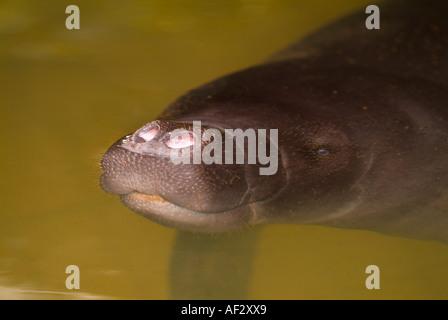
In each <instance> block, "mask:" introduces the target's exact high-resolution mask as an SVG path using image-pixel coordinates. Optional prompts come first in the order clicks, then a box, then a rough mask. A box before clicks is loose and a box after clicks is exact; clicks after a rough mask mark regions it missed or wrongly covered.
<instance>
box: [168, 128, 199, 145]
mask: <svg viewBox="0 0 448 320" xmlns="http://www.w3.org/2000/svg"><path fill="white" fill-rule="evenodd" d="M193 144H194V137H193V135H192V134H191V133H189V132H186V131H184V132H181V133H172V134H171V135H170V140H168V141H167V142H166V145H167V147H169V148H172V149H181V148H186V147H189V146H192V145H193Z"/></svg>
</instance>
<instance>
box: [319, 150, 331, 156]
mask: <svg viewBox="0 0 448 320" xmlns="http://www.w3.org/2000/svg"><path fill="white" fill-rule="evenodd" d="M316 153H317V154H318V155H320V156H328V155H329V154H330V153H331V152H330V150H328V149H327V148H319V149H317V151H316Z"/></svg>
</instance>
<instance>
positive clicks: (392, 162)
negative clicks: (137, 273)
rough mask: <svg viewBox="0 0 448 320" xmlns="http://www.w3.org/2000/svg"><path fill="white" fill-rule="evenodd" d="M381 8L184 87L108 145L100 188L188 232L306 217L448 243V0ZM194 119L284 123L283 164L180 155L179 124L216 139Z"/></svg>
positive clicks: (221, 126)
mask: <svg viewBox="0 0 448 320" xmlns="http://www.w3.org/2000/svg"><path fill="white" fill-rule="evenodd" d="M379 8H380V10H381V14H380V17H381V27H380V29H379V30H375V29H374V30H368V29H367V28H366V27H365V20H366V18H367V15H366V13H365V12H364V10H362V11H359V12H355V13H354V14H352V15H350V16H348V17H346V18H343V19H341V20H338V21H337V22H335V23H332V24H330V25H329V26H327V27H325V28H323V29H321V30H319V31H317V32H316V33H314V34H311V35H310V36H308V37H306V38H305V39H303V40H301V41H299V42H298V43H296V44H293V45H292V46H291V47H289V48H286V49H284V50H282V51H280V52H279V53H277V54H275V55H273V56H272V57H271V58H269V59H268V60H267V61H266V62H264V63H262V64H260V65H255V66H252V67H249V68H247V69H245V70H242V71H239V72H236V73H233V74H230V75H227V76H224V77H222V78H219V79H217V80H215V81H212V82H210V83H207V84H205V85H203V86H201V87H199V88H196V89H194V90H191V91H190V92H188V93H186V94H185V95H183V96H181V97H180V98H178V99H177V100H176V101H175V102H173V103H172V104H171V105H170V106H168V107H167V108H166V109H165V110H164V111H163V112H162V114H160V116H158V117H157V119H156V120H154V121H152V122H149V123H147V124H145V125H144V126H143V127H141V128H140V129H138V130H137V131H136V132H134V133H132V134H129V135H127V136H125V137H123V138H121V139H119V140H118V141H117V142H116V143H115V144H113V145H112V146H111V147H110V149H109V150H108V151H107V153H106V154H105V155H104V157H103V159H102V161H101V167H102V176H101V186H102V188H103V189H104V190H105V191H107V192H109V193H113V194H118V195H120V197H121V200H122V202H123V203H124V205H126V206H127V207H129V208H130V209H132V210H134V211H136V212H137V213H139V214H141V215H143V216H145V217H147V218H149V219H151V220H153V221H155V222H158V223H160V224H163V225H166V226H170V227H174V228H177V229H180V230H184V231H189V232H199V233H209V234H214V233H225V232H230V231H234V230H238V229H241V228H243V229H244V228H246V227H251V226H255V225H264V224H272V223H297V224H315V225H324V226H331V227H337V228H351V229H362V230H369V231H374V232H380V233H383V234H388V235H392V236H400V237H410V238H415V239H423V240H435V241H440V242H445V243H447V242H448V192H447V186H448V175H447V171H448V19H447V18H446V12H448V2H447V1H443V0H441V1H436V0H434V1H415V0H414V1H409V0H407V1H390V2H385V3H381V4H380V5H379ZM194 121H201V124H202V130H206V129H213V130H216V131H215V132H220V133H224V132H225V130H226V129H237V128H240V129H242V130H243V131H245V130H248V129H253V130H255V131H256V132H259V131H258V130H259V129H265V130H267V131H266V132H271V131H272V130H275V129H276V130H278V139H277V141H276V145H275V146H274V148H277V151H278V168H276V172H275V174H271V175H261V174H260V168H263V167H266V165H263V164H261V162H256V163H255V164H254V163H247V162H245V163H242V164H237V163H231V164H226V163H222V164H218V163H212V164H205V163H200V164H194V163H190V164H186V163H181V164H177V165H175V164H173V161H172V159H171V158H170V156H169V155H170V152H171V151H172V149H173V148H174V149H175V148H176V147H178V146H176V145H173V144H172V142H170V141H172V140H171V139H170V137H171V135H172V133H173V132H175V130H176V129H183V130H185V131H186V132H187V133H189V135H187V137H186V140H185V139H183V140H182V139H180V140H179V141H181V142H182V143H184V142H185V141H187V140H188V139H190V140H189V141H190V142H192V143H193V141H194V142H196V143H200V148H202V149H201V150H203V149H204V148H206V147H207V145H208V144H209V143H211V140H209V141H203V140H201V141H200V142H197V140H196V139H194V137H195V136H194V135H193V132H192V130H193V129H192V128H193V122H194ZM258 138H259V137H258ZM267 141H268V142H270V141H271V140H270V138H269V137H268V138H267ZM187 142H188V141H187ZM181 146H182V148H184V149H185V148H190V150H191V151H192V152H193V148H194V146H193V145H191V146H189V144H188V143H187V144H183V145H181ZM272 149H273V148H272V147H270V151H273V150H272Z"/></svg>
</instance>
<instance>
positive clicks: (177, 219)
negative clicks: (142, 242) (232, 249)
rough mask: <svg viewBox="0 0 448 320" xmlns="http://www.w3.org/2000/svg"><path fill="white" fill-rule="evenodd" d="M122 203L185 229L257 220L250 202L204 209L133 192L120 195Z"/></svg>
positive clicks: (209, 229) (211, 229)
mask: <svg viewBox="0 0 448 320" xmlns="http://www.w3.org/2000/svg"><path fill="white" fill-rule="evenodd" d="M120 198H121V201H122V202H123V204H124V205H125V206H126V207H128V208H130V209H131V210H134V211H135V212H137V213H138V214H140V215H142V216H144V217H147V218H149V219H151V220H153V221H154V222H157V223H159V224H161V225H165V226H168V227H174V228H177V229H181V230H184V231H190V232H200V233H222V232H229V231H234V230H237V229H241V228H242V227H244V226H247V225H251V224H253V223H254V220H255V217H254V212H253V210H252V208H251V206H250V205H249V204H244V205H241V206H238V207H235V208H232V209H229V210H227V211H223V212H218V213H204V212H199V211H195V210H191V209H187V208H184V207H181V206H178V205H176V204H174V203H172V202H169V201H167V200H165V199H163V198H162V197H161V196H158V195H148V194H144V193H140V192H136V191H134V192H131V193H128V194H125V195H121V196H120Z"/></svg>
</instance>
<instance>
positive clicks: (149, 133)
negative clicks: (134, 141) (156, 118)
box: [138, 127, 159, 142]
mask: <svg viewBox="0 0 448 320" xmlns="http://www.w3.org/2000/svg"><path fill="white" fill-rule="evenodd" d="M157 132H159V128H157V127H154V128H151V129H149V130H142V131H140V132H139V133H138V137H139V138H141V139H143V140H144V141H145V142H148V141H151V140H152V139H154V137H155V136H156V135H157Z"/></svg>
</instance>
